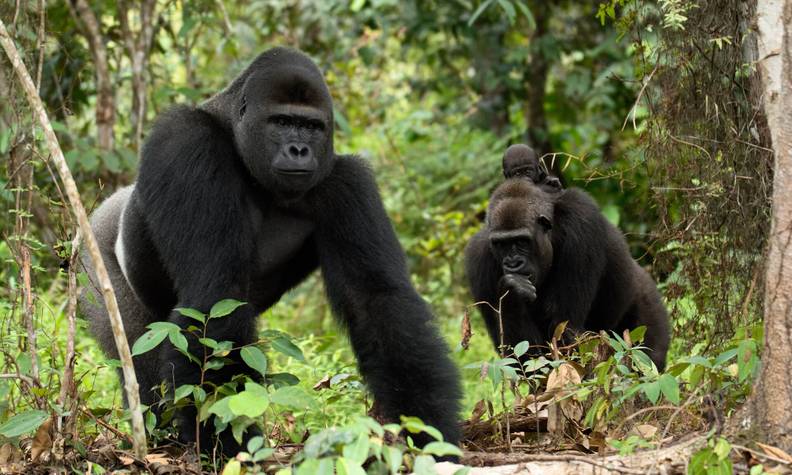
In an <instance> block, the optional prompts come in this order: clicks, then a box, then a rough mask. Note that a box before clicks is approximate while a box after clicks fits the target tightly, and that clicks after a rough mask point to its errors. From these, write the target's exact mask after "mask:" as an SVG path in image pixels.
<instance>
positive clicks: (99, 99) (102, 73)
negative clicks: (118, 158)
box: [67, 0, 115, 150]
mask: <svg viewBox="0 0 792 475" xmlns="http://www.w3.org/2000/svg"><path fill="white" fill-rule="evenodd" d="M67 4H68V5H69V10H70V11H71V13H72V16H74V19H75V21H76V22H77V24H78V25H79V26H80V27H81V29H82V30H83V33H84V34H85V38H86V39H87V40H88V44H89V45H90V47H91V56H92V57H93V60H94V68H95V75H96V134H97V137H96V141H97V145H98V147H99V148H100V149H102V150H112V149H113V147H114V146H115V137H114V135H113V127H114V126H115V95H114V91H113V83H112V82H111V81H110V66H109V65H108V63H107V47H106V46H105V38H104V35H103V34H102V29H101V27H100V25H99V20H98V19H97V18H96V15H95V14H94V12H93V10H91V7H90V6H89V5H88V2H87V1H86V0H72V1H69V2H67Z"/></svg>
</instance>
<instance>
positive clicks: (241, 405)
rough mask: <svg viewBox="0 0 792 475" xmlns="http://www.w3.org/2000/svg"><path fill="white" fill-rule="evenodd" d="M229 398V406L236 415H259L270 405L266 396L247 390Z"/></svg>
mask: <svg viewBox="0 0 792 475" xmlns="http://www.w3.org/2000/svg"><path fill="white" fill-rule="evenodd" d="M228 399H229V401H228V408H229V409H230V410H231V412H232V413H233V414H234V415H235V416H247V417H251V418H252V417H258V416H260V415H262V414H264V411H266V410H267V407H269V401H268V400H267V398H266V397H261V395H260V394H254V393H253V392H251V391H247V390H246V391H242V392H241V393H239V394H234V395H233V396H231V397H229V398H228Z"/></svg>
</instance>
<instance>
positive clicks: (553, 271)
mask: <svg viewBox="0 0 792 475" xmlns="http://www.w3.org/2000/svg"><path fill="white" fill-rule="evenodd" d="M465 257H466V262H465V264H466V271H467V276H468V280H469V282H470V287H471V290H472V293H473V297H474V298H475V299H476V301H486V302H488V303H489V304H491V305H492V306H493V307H494V308H495V309H497V308H500V309H501V316H502V321H503V343H504V344H505V345H508V346H512V347H513V346H515V345H516V344H517V343H519V342H521V341H528V342H529V343H530V344H531V345H532V346H533V345H543V344H545V343H546V342H547V341H548V340H549V339H550V338H551V336H552V333H553V331H554V330H555V328H556V326H557V325H558V324H559V323H561V322H563V321H568V326H567V328H568V329H569V330H571V331H572V332H579V331H584V330H589V331H599V330H608V331H615V332H619V333H621V332H622V331H623V330H625V329H634V328H636V327H638V326H641V325H644V326H646V336H645V339H644V344H645V345H646V346H647V347H649V351H648V354H649V356H650V358H651V359H652V361H654V363H655V365H656V366H657V368H658V369H659V370H660V371H662V370H663V368H664V367H665V358H666V352H667V351H668V343H669V321H668V313H667V312H666V309H665V307H664V305H663V303H662V300H661V298H660V294H659V293H658V291H657V287H656V286H655V283H654V281H653V280H652V278H651V277H650V276H649V274H648V273H647V272H646V271H645V270H643V269H642V268H641V267H640V266H639V265H638V264H637V263H636V262H635V261H634V260H633V259H632V257H631V256H630V253H629V250H628V248H627V243H626V242H625V241H624V238H623V237H622V235H621V233H620V232H619V230H618V229H616V227H614V226H613V225H612V224H610V222H608V220H607V219H605V217H604V216H603V215H602V213H601V212H600V210H599V208H598V207H597V205H596V204H595V203H594V201H593V200H592V199H591V197H589V196H588V195H587V194H586V193H585V192H583V191H581V190H578V189H567V190H564V191H561V192H554V193H548V192H546V191H544V187H542V186H541V185H536V184H534V183H532V182H530V181H528V180H524V179H519V178H513V179H509V180H506V181H505V182H504V183H503V184H501V185H500V186H499V187H498V188H497V189H496V190H495V192H494V193H493V194H492V197H491V199H490V205H489V209H488V211H487V220H486V223H485V225H484V228H483V229H482V230H481V231H479V232H478V233H477V234H476V235H475V236H473V238H472V239H471V241H470V243H469V244H468V246H467V249H466V250H465ZM479 308H480V310H481V313H482V315H483V317H484V321H485V323H486V325H487V331H488V332H489V334H490V337H492V340H493V342H494V343H495V347H496V348H497V347H498V346H499V345H500V331H499V324H498V316H497V314H496V312H495V311H494V310H493V308H490V307H489V306H487V305H481V306H479Z"/></svg>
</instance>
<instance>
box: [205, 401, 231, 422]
mask: <svg viewBox="0 0 792 475" xmlns="http://www.w3.org/2000/svg"><path fill="white" fill-rule="evenodd" d="M232 397H233V396H230V397H224V398H223V399H221V400H219V401H216V402H215V403H214V404H212V405H211V406H210V407H209V409H208V410H207V411H206V412H207V414H214V415H215V416H217V418H218V419H220V421H221V422H225V423H228V422H231V420H232V419H234V416H235V414H234V412H233V411H231V407H230V406H229V403H230V402H231V401H230V400H231V398H232ZM203 419H204V418H202V420H203Z"/></svg>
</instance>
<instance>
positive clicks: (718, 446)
mask: <svg viewBox="0 0 792 475" xmlns="http://www.w3.org/2000/svg"><path fill="white" fill-rule="evenodd" d="M712 450H713V451H714V452H715V455H717V456H718V458H719V459H721V460H724V459H725V458H726V457H728V455H729V452H731V444H729V442H728V441H727V440H726V439H724V438H723V437H721V438H719V439H718V442H716V443H715V447H714V448H713V449H712Z"/></svg>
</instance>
